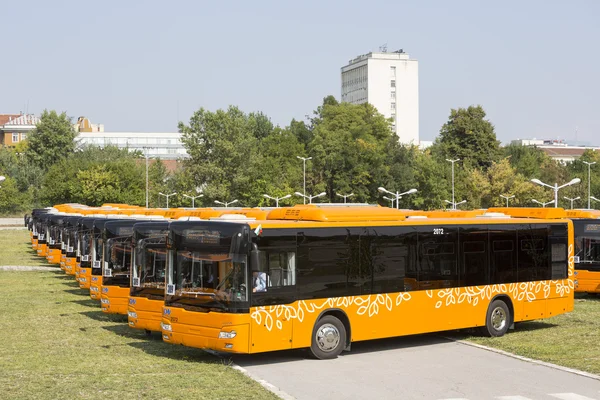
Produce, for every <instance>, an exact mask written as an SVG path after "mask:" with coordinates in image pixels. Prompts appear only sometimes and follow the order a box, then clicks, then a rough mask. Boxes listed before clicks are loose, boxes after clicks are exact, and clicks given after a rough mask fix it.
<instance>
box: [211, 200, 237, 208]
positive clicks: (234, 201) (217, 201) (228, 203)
mask: <svg viewBox="0 0 600 400" xmlns="http://www.w3.org/2000/svg"><path fill="white" fill-rule="evenodd" d="M237 202H238V201H237V200H233V201H219V200H215V203H216V204H221V205H223V206H225V208H227V207H229V205H230V204H233V203H237Z"/></svg>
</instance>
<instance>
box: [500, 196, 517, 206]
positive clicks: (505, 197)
mask: <svg viewBox="0 0 600 400" xmlns="http://www.w3.org/2000/svg"><path fill="white" fill-rule="evenodd" d="M500 197H502V198H503V199H506V207H507V208H508V200H509V199H512V198H513V197H515V195H514V194H513V195H512V196H504V195H500Z"/></svg>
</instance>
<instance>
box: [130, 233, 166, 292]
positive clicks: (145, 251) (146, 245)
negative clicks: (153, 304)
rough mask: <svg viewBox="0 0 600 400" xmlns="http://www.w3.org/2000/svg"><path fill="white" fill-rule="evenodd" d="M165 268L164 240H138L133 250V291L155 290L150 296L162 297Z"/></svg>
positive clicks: (161, 238)
mask: <svg viewBox="0 0 600 400" xmlns="http://www.w3.org/2000/svg"><path fill="white" fill-rule="evenodd" d="M166 267H167V244H166V242H165V238H163V237H160V238H147V239H141V240H138V242H137V244H136V248H135V262H134V266H133V268H132V274H133V277H132V286H133V288H134V291H137V290H141V289H157V290H156V291H152V294H156V295H164V290H165V273H166Z"/></svg>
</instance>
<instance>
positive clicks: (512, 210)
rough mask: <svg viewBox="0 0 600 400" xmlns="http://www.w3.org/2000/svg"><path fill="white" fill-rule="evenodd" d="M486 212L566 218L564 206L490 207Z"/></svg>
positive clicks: (518, 216) (513, 215)
mask: <svg viewBox="0 0 600 400" xmlns="http://www.w3.org/2000/svg"><path fill="white" fill-rule="evenodd" d="M488 212H496V213H503V214H506V215H510V216H511V217H516V218H542V219H559V218H567V213H566V212H565V210H564V208H539V207H492V208H489V209H488Z"/></svg>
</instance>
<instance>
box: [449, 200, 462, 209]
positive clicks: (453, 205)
mask: <svg viewBox="0 0 600 400" xmlns="http://www.w3.org/2000/svg"><path fill="white" fill-rule="evenodd" d="M444 201H445V202H446V203H448V204H452V209H453V210H456V207H457V206H460V205H461V204H465V203H466V202H467V201H466V200H463V201H459V202H458V203H453V202H451V201H450V200H444Z"/></svg>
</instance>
